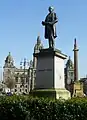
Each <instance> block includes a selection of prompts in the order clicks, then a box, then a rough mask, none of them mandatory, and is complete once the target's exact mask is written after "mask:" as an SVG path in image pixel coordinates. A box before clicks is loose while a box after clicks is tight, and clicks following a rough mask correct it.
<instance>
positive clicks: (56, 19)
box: [51, 13, 58, 25]
mask: <svg viewBox="0 0 87 120" xmlns="http://www.w3.org/2000/svg"><path fill="white" fill-rule="evenodd" d="M57 22H58V18H57V16H56V13H54V21H53V22H52V23H51V24H52V25H54V24H55V23H57Z"/></svg>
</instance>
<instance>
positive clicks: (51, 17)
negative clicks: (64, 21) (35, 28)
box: [42, 7, 58, 48]
mask: <svg viewBox="0 0 87 120" xmlns="http://www.w3.org/2000/svg"><path fill="white" fill-rule="evenodd" d="M48 10H49V14H48V15H47V16H46V19H45V21H42V25H43V26H45V39H48V41H49V48H54V39H55V38H56V37H57V34H56V25H55V24H56V23H57V22H58V19H57V16H56V13H55V12H54V8H53V7H49V9H48Z"/></svg>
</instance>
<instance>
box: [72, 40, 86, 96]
mask: <svg viewBox="0 0 87 120" xmlns="http://www.w3.org/2000/svg"><path fill="white" fill-rule="evenodd" d="M73 51H74V84H73V97H77V96H78V97H83V96H84V93H83V83H82V82H81V81H80V80H79V78H78V51H79V49H78V47H77V43H76V38H75V39H74V49H73Z"/></svg>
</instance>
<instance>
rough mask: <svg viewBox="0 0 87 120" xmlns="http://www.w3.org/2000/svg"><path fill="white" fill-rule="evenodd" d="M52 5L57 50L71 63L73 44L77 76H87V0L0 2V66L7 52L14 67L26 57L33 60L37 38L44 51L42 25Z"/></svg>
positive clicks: (44, 42)
mask: <svg viewBox="0 0 87 120" xmlns="http://www.w3.org/2000/svg"><path fill="white" fill-rule="evenodd" d="M49 6H53V7H54V8H55V12H56V14H57V17H58V23H57V25H56V26H57V35H58V37H57V38H56V39H55V44H56V48H57V49H60V50H61V51H62V52H63V53H65V54H66V55H67V56H71V59H72V61H73V46H74V45H73V44H74V39H75V38H76V39H77V44H78V48H79V53H78V58H79V77H85V76H86V74H87V55H86V52H87V46H86V45H87V12H86V11H87V0H0V67H1V68H2V66H3V64H4V60H5V58H6V56H7V55H8V53H9V52H11V55H12V56H13V58H14V61H15V65H16V66H19V64H20V61H21V60H23V59H24V58H26V59H27V60H28V61H29V60H31V59H32V58H33V49H34V45H35V43H36V40H37V36H38V35H40V38H41V40H42V43H43V45H44V47H45V48H47V47H48V41H47V40H45V38H44V27H43V26H42V24H41V22H42V21H43V20H44V19H45V17H46V15H47V14H48V7H49Z"/></svg>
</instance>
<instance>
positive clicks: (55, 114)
mask: <svg viewBox="0 0 87 120" xmlns="http://www.w3.org/2000/svg"><path fill="white" fill-rule="evenodd" d="M86 113H87V98H73V99H70V100H66V101H64V100H51V99H44V98H32V97H30V96H15V95H14V96H4V97H0V120H10V119H11V120H87V114H86Z"/></svg>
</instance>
